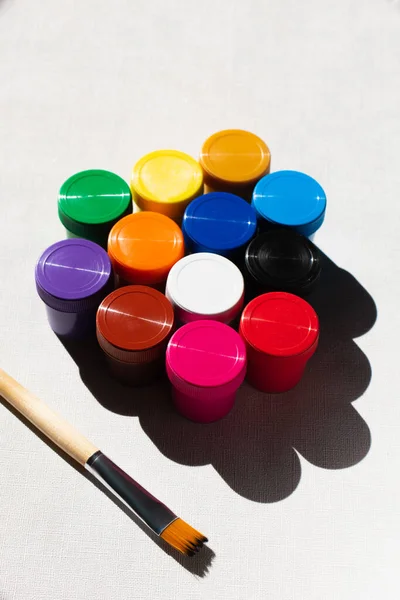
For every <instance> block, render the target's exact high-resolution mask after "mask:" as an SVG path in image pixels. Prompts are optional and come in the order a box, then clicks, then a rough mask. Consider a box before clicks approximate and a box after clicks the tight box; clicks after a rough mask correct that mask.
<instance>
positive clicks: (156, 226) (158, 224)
mask: <svg viewBox="0 0 400 600" xmlns="http://www.w3.org/2000/svg"><path fill="white" fill-rule="evenodd" d="M184 253H185V246H184V241H183V234H182V231H181V229H180V228H179V227H178V225H177V224H176V223H175V222H174V221H172V219H169V218H168V217H166V216H165V215H162V214H159V213H154V212H139V213H136V214H132V215H128V216H127V217H124V218H123V219H121V220H120V221H118V223H116V224H115V225H114V227H113V228H112V230H111V231H110V235H109V239H108V254H109V256H110V259H111V263H112V265H113V268H114V271H115V273H116V275H117V276H118V277H119V278H120V283H122V284H124V283H125V284H141V285H150V286H156V287H157V286H158V287H163V285H164V284H165V281H166V279H167V275H168V273H169V271H170V269H171V267H172V266H173V265H174V264H175V263H176V262H177V261H178V260H180V259H181V258H182V257H183V256H184Z"/></svg>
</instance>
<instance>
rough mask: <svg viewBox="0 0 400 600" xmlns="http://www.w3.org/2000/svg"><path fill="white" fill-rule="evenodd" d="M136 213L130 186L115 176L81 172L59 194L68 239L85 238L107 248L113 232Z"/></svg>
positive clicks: (59, 204) (60, 209) (60, 216)
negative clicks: (119, 223)
mask: <svg viewBox="0 0 400 600" xmlns="http://www.w3.org/2000/svg"><path fill="white" fill-rule="evenodd" d="M131 212H132V196H131V192H130V189H129V186H128V184H127V183H126V182H125V181H124V180H123V179H121V177H119V176H118V175H115V173H111V172H110V171H104V170H100V169H97V170H96V169H92V170H89V171H81V172H80V173H76V174H75V175H72V176H71V177H69V179H67V180H66V181H65V182H64V183H63V185H62V186H61V188H60V191H59V194H58V215H59V218H60V221H61V223H62V224H63V225H64V227H65V229H66V232H67V237H72V238H73V237H78V238H85V239H88V240H91V241H93V242H96V243H98V244H100V245H101V246H102V247H103V248H106V247H107V239H108V234H109V232H110V229H111V228H112V226H113V225H114V223H116V222H117V221H118V220H119V219H121V218H122V217H123V216H125V215H127V214H129V213H131Z"/></svg>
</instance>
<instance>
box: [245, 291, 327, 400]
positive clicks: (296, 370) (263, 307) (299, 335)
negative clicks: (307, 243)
mask: <svg viewBox="0 0 400 600" xmlns="http://www.w3.org/2000/svg"><path fill="white" fill-rule="evenodd" d="M240 335H241V336H242V338H243V340H244V341H245V344H246V352H247V359H248V367H247V380H248V382H249V383H250V384H251V385H252V386H253V387H255V388H256V389H258V390H260V391H262V392H267V393H278V392H286V391H288V390H290V389H291V388H293V387H294V386H295V385H297V384H298V383H299V381H300V379H301V377H302V376H303V373H304V369H305V367H306V364H307V362H308V360H309V359H310V358H311V356H312V355H313V354H314V352H315V350H316V348H317V345H318V337H319V323H318V317H317V315H316V313H315V311H314V309H313V308H312V307H311V306H310V305H309V304H308V303H307V302H306V301H305V300H303V299H302V298H299V297H298V296H295V295H294V294H289V293H285V292H271V293H269V294H263V295H262V296H258V297H257V298H255V299H254V300H252V301H251V302H250V303H249V304H248V305H247V306H246V308H245V309H244V311H243V314H242V317H241V321H240Z"/></svg>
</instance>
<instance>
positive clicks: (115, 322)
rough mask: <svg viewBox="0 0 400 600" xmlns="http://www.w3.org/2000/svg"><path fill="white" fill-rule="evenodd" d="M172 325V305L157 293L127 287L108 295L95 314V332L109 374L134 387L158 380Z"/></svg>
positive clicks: (163, 364)
mask: <svg viewBox="0 0 400 600" xmlns="http://www.w3.org/2000/svg"><path fill="white" fill-rule="evenodd" d="M173 325H174V312H173V309H172V306H171V303H170V302H169V300H167V298H166V297H165V296H164V295H163V294H161V292H159V291H158V290H155V289H153V288H150V287H147V286H143V285H129V286H126V287H123V288H119V289H118V290H116V291H115V292H113V293H112V294H109V295H108V296H107V297H106V298H105V299H104V300H103V302H102V303H101V304H100V306H99V309H98V311H97V318H96V331H97V339H98V342H99V344H100V347H101V348H102V350H103V352H104V353H105V356H106V359H107V362H108V365H109V367H110V370H111V373H112V374H113V375H114V376H115V377H116V378H117V379H119V380H120V381H122V382H123V383H127V384H128V385H134V386H138V385H146V384H149V383H151V382H152V381H154V380H155V379H157V378H158V377H159V376H160V375H162V373H163V372H164V370H165V351H166V347H167V344H168V341H169V338H170V335H171V333H172V329H173Z"/></svg>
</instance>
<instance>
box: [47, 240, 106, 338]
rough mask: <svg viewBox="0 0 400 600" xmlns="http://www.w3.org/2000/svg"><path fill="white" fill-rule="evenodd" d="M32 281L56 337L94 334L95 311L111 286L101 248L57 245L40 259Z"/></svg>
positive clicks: (73, 243) (77, 242)
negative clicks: (34, 283) (34, 282)
mask: <svg viewBox="0 0 400 600" xmlns="http://www.w3.org/2000/svg"><path fill="white" fill-rule="evenodd" d="M35 280H36V289H37V292H38V294H39V296H40V298H41V299H42V300H43V302H44V303H45V305H46V310H47V317H48V320H49V323H50V326H51V328H52V329H53V331H54V332H55V333H56V334H57V335H60V336H64V337H69V338H81V337H84V336H85V335H87V334H89V333H94V331H95V322H96V311H97V307H98V306H99V304H100V302H101V301H102V300H103V298H104V297H105V296H106V295H107V294H109V293H110V292H111V290H112V284H113V281H112V273H111V263H110V259H109V257H108V255H107V253H106V252H105V250H103V248H100V246H98V245H97V244H95V243H94V242H91V241H89V240H83V239H70V240H63V241H61V242H57V243H56V244H53V245H52V246H50V247H49V248H47V250H45V252H43V254H42V256H41V257H40V258H39V260H38V262H37V264H36V269H35Z"/></svg>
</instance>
